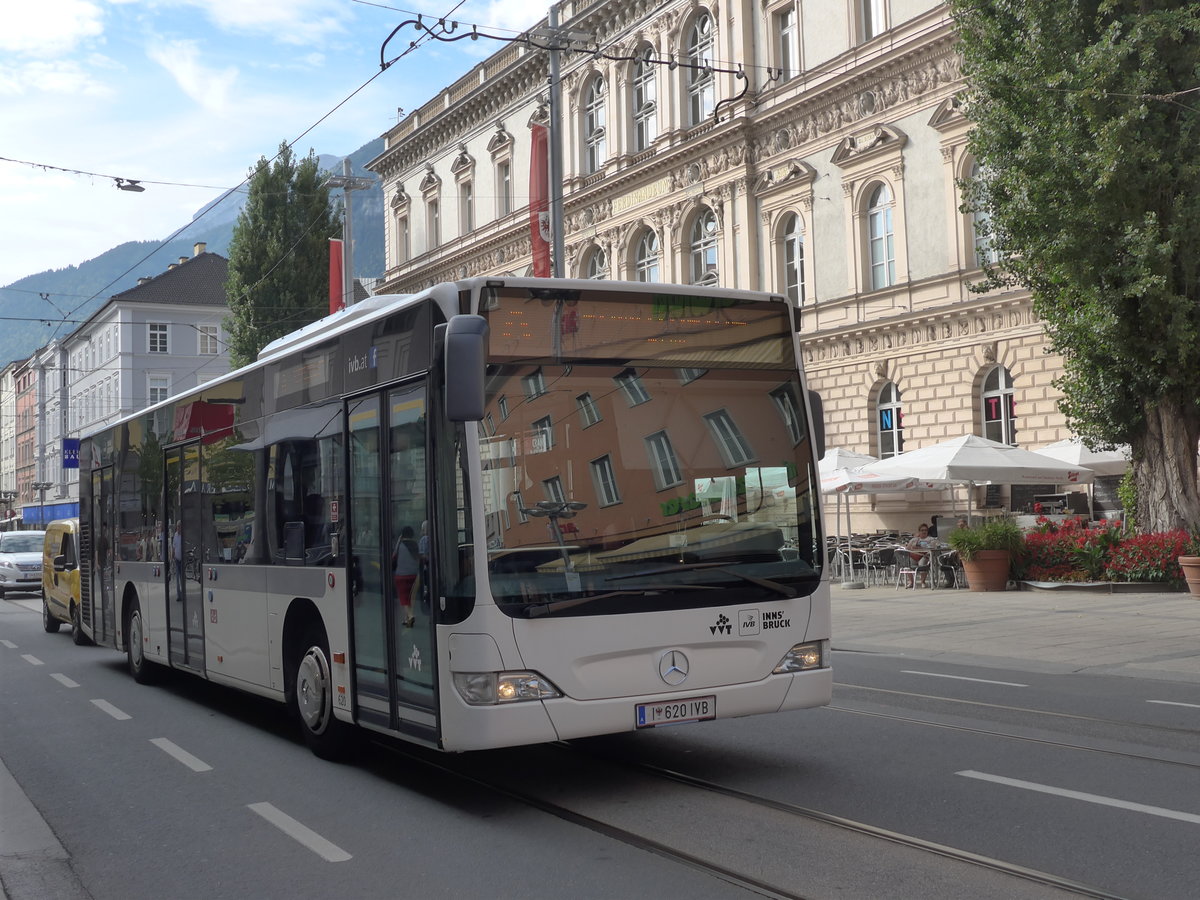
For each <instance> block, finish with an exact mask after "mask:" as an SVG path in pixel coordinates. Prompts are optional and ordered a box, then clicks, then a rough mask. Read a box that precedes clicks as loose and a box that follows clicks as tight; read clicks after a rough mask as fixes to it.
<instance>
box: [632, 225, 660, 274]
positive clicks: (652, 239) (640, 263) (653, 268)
mask: <svg viewBox="0 0 1200 900" xmlns="http://www.w3.org/2000/svg"><path fill="white" fill-rule="evenodd" d="M633 267H634V274H635V275H636V279H637V280H638V281H654V282H657V281H661V280H662V277H661V275H660V273H659V249H658V235H657V234H655V233H654V230H653V229H647V231H646V232H645V233H644V234H643V235H642V237H641V240H639V241H638V244H637V252H636V255H635V256H634V263H633Z"/></svg>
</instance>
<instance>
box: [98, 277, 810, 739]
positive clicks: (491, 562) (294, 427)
mask: <svg viewBox="0 0 1200 900" xmlns="http://www.w3.org/2000/svg"><path fill="white" fill-rule="evenodd" d="M794 317H795V311H794V310H793V309H792V308H791V307H790V306H789V304H788V303H787V302H786V301H785V300H784V299H783V298H782V297H778V296H771V295H767V294H760V293H749V292H744V291H732V290H722V289H715V288H705V287H697V286H682V285H662V284H648V283H618V282H602V281H572V280H551V279H532V278H500V279H472V280H466V281H461V282H457V283H447V284H440V285H437V286H435V287H433V288H430V289H429V290H427V291H424V292H422V293H420V294H415V295H411V296H400V295H391V296H377V297H373V298H370V299H369V300H367V301H365V302H363V303H360V304H358V305H356V306H353V307H351V308H349V309H347V310H345V311H343V312H341V313H337V314H334V315H332V316H329V317H328V318H326V319H323V320H321V321H319V322H316V323H314V324H312V325H310V326H307V327H305V328H303V329H301V330H299V331H297V332H295V333H293V334H291V335H289V336H287V337H285V338H281V339H280V340H278V341H276V342H274V343H273V344H271V345H269V346H268V347H266V348H265V349H264V350H263V352H262V353H261V354H260V356H259V359H258V360H257V361H256V362H255V363H253V364H251V365H249V366H246V367H245V368H242V369H239V370H237V371H234V372H231V373H230V374H229V375H228V376H226V377H223V378H220V379H218V380H215V381H212V382H207V383H205V384H203V385H201V386H200V387H198V388H197V389H196V390H194V391H192V392H191V393H188V394H185V395H180V396H176V397H173V398H170V399H168V400H166V401H164V402H162V403H159V404H157V405H154V406H152V407H150V408H148V409H146V410H144V411H143V412H139V413H137V414H136V415H132V416H129V417H127V418H125V419H123V420H122V421H120V422H118V423H117V424H115V425H113V426H111V427H106V428H104V429H103V430H101V431H99V432H97V433H94V434H91V435H89V436H87V437H85V438H84V440H83V441H82V446H81V452H80V460H81V462H80V466H81V469H82V472H81V476H80V484H81V494H82V497H81V510H80V511H81V516H80V518H81V520H82V539H81V550H82V555H83V559H84V566H83V584H82V588H81V593H82V597H81V606H82V620H83V628H84V631H85V633H86V634H87V635H88V636H89V637H91V638H92V639H93V640H95V641H96V642H97V643H99V644H105V645H108V646H110V647H114V648H116V649H118V650H122V651H124V652H125V653H126V654H127V656H128V664H129V669H130V671H131V673H132V674H133V676H134V678H136V679H137V680H138V681H149V680H152V679H153V677H154V676H155V675H156V674H159V673H161V671H162V670H163V669H165V668H170V669H179V670H183V671H186V672H190V673H193V674H195V675H198V676H200V677H202V678H207V679H209V680H210V681H213V682H217V683H220V684H223V685H229V686H232V687H236V688H240V689H243V690H246V691H250V692H253V693H255V694H260V695H263V696H267V697H272V698H275V699H277V700H280V701H283V702H286V703H288V704H290V705H291V706H292V707H293V709H294V710H295V711H296V712H297V713H298V717H299V719H300V721H301V723H302V730H303V733H304V736H305V739H306V741H307V742H308V743H309V745H310V746H311V747H312V748H313V750H314V751H315V752H317V753H318V754H319V755H333V754H335V753H337V752H338V751H339V749H340V748H341V746H342V745H343V743H344V740H345V737H346V733H347V731H348V730H349V728H350V726H352V725H357V726H361V727H363V728H367V729H371V730H374V731H378V732H385V733H387V734H391V735H395V736H398V737H401V738H404V739H408V740H412V741H415V742H418V743H420V744H424V745H427V746H430V747H436V748H440V749H443V750H450V751H462V750H472V749H481V748H489V747H502V746H512V745H518V744H528V743H535V742H543V741H552V740H559V739H569V738H576V737H581V736H585V735H597V734H607V733H613V732H621V731H631V730H635V729H639V728H651V727H655V726H660V725H666V724H673V723H677V722H687V721H696V720H706V719H720V718H729V717H734V716H745V715H751V714H756V713H769V712H776V711H780V710H788V709H798V708H804V707H814V706H819V705H822V704H826V703H828V702H829V700H830V696H831V691H832V675H831V672H830V668H829V637H830V614H829V589H828V582H827V581H823V579H822V576H823V574H824V570H825V566H824V562H825V560H824V553H823V548H824V539H823V535H822V533H821V525H820V512H819V502H820V501H819V496H818V485H819V478H818V475H817V464H816V460H817V458H818V456H819V455H820V449H819V445H820V443H821V440H822V439H821V437H820V436H819V432H818V433H817V436H814V425H816V426H817V427H818V428H819V427H820V421H819V420H820V413H819V409H813V408H812V406H813V403H814V399H813V398H811V397H810V395H809V393H808V392H807V391H806V390H805V389H804V382H803V378H802V374H801V371H800V366H799V356H798V344H797V341H796V336H795V327H796V326H795V318H794Z"/></svg>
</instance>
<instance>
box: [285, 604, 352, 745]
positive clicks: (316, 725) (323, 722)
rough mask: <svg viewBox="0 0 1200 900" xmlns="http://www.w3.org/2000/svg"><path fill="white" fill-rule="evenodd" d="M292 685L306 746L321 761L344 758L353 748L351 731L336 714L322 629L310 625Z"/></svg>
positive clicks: (332, 685)
mask: <svg viewBox="0 0 1200 900" xmlns="http://www.w3.org/2000/svg"><path fill="white" fill-rule="evenodd" d="M293 685H294V687H293V689H292V708H293V710H294V712H295V713H296V715H297V717H298V718H299V719H300V730H301V732H302V733H303V734H304V743H306V744H307V745H308V748H309V749H310V750H312V752H313V753H314V754H316V755H317V756H318V757H320V758H321V759H329V760H339V759H343V758H344V757H345V756H346V753H347V751H348V750H349V747H350V728H349V726H347V725H346V724H345V723H344V722H342V721H340V720H338V718H337V717H336V716H334V714H333V695H334V684H333V675H332V672H331V670H330V667H329V641H328V640H327V639H326V637H325V632H324V630H323V629H322V628H320V627H319V626H316V625H310V626H309V627H308V628H307V630H306V631H305V633H304V640H303V641H301V642H300V654H299V661H298V662H297V663H296V669H295V678H294V679H293Z"/></svg>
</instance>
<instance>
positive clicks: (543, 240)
mask: <svg viewBox="0 0 1200 900" xmlns="http://www.w3.org/2000/svg"><path fill="white" fill-rule="evenodd" d="M530 128H531V129H532V130H533V142H532V147H531V152H530V156H529V238H530V241H531V243H532V245H533V275H534V277H535V278H549V277H550V129H548V128H547V127H546V126H545V125H537V124H535V125H531V126H530Z"/></svg>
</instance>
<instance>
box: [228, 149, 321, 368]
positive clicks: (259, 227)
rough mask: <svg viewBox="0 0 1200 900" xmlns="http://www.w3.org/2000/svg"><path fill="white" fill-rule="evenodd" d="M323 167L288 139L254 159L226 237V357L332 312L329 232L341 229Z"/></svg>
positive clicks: (240, 361)
mask: <svg viewBox="0 0 1200 900" xmlns="http://www.w3.org/2000/svg"><path fill="white" fill-rule="evenodd" d="M324 177H325V175H324V173H323V172H321V170H320V169H319V168H318V165H317V158H316V156H315V155H314V154H313V152H312V151H311V150H310V151H309V154H308V156H307V157H305V158H304V159H301V160H299V161H297V160H296V158H295V157H294V156H293V154H292V150H291V148H290V147H289V146H288V145H287V143H286V142H285V143H283V144H280V146H279V154H278V155H277V156H276V157H275V160H274V162H273V163H272V162H271V161H269V160H267V159H266V158H265V157H264V158H261V159H259V161H258V163H257V165H256V166H255V167H254V170H253V174H252V175H251V177H250V182H249V190H248V194H247V198H246V204H245V206H244V207H243V208H242V211H241V213H240V214H239V215H238V220H237V225H235V226H234V230H233V240H232V241H231V242H230V244H229V278H228V281H227V282H226V285H225V288H226V293H227V294H228V296H229V311H230V315H229V318H228V319H227V320H226V323H225V324H226V328H227V330H228V333H229V356H230V361H231V362H232V364H233V365H234V366H241V365H245V364H246V363H248V362H252V361H253V360H254V359H255V357H256V356H257V355H258V351H259V350H261V349H262V348H263V347H264V346H266V345H267V344H268V343H270V342H271V341H273V340H274V339H275V338H278V337H282V336H283V335H285V334H288V333H289V332H292V331H295V330H296V329H297V328H300V327H301V326H303V325H307V324H308V323H310V322H313V321H315V320H317V319H319V318H320V317H321V316H323V315H325V314H326V313H328V311H329V239H330V238H331V237H336V236H337V235H338V234H340V232H341V225H340V224H339V219H338V216H337V211H336V210H334V209H332V208H331V207H330V204H329V188H328V187H327V186H326V185H324V184H323V183H322V182H323V180H324Z"/></svg>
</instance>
